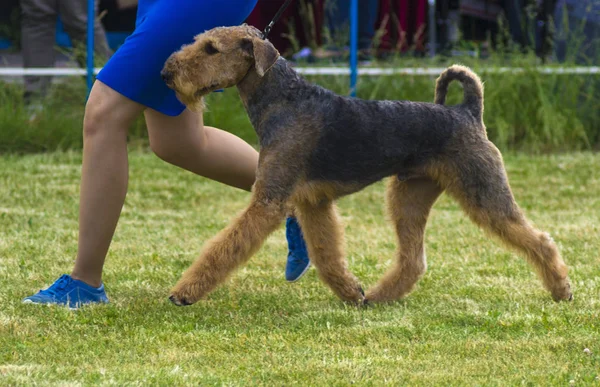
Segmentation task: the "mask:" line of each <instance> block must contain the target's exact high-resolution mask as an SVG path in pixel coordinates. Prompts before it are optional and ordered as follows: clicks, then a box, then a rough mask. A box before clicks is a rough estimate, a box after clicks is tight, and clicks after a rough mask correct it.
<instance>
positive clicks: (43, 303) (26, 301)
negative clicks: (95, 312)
mask: <svg viewBox="0 0 600 387" xmlns="http://www.w3.org/2000/svg"><path fill="white" fill-rule="evenodd" d="M21 303H22V304H32V305H46V306H47V307H54V306H59V307H62V306H66V307H68V308H69V310H79V309H81V308H82V307H83V306H85V305H88V304H108V303H109V302H105V301H100V302H90V303H88V304H82V305H80V306H76V307H74V308H72V307H70V306H68V305H66V304H56V303H52V302H34V301H31V300H23V301H21Z"/></svg>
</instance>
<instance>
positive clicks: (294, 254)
mask: <svg viewBox="0 0 600 387" xmlns="http://www.w3.org/2000/svg"><path fill="white" fill-rule="evenodd" d="M285 236H286V238H287V241H288V249H289V252H288V257H287V265H286V267H285V279H286V280H287V281H288V282H295V281H298V280H299V279H300V278H302V276H303V275H304V273H306V271H307V270H308V268H309V267H310V260H309V259H308V251H307V250H306V243H305V242H304V237H303V236H302V230H301V229H300V225H299V224H298V222H297V221H296V218H292V217H289V218H287V220H286V222H285Z"/></svg>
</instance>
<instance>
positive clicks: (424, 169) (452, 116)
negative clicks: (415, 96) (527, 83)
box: [162, 25, 572, 305]
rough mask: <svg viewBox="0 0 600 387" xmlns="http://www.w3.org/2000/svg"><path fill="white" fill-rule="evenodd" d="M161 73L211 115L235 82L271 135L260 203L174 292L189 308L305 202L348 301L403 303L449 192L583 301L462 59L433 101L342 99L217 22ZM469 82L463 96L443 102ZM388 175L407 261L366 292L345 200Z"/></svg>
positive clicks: (309, 225)
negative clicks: (353, 253) (451, 88)
mask: <svg viewBox="0 0 600 387" xmlns="http://www.w3.org/2000/svg"><path fill="white" fill-rule="evenodd" d="M162 77H163V79H164V80H165V82H166V83H167V85H168V86H169V87H171V88H172V89H174V90H175V91H176V93H177V94H178V96H179V98H180V99H181V101H182V102H184V103H185V104H186V105H188V107H190V108H191V109H196V110H198V109H202V106H203V105H202V98H203V96H204V95H206V94H208V93H210V92H211V91H213V90H216V89H219V88H227V87H231V86H237V88H238V90H239V93H240V97H241V99H242V101H243V103H244V106H245V108H246V110H247V112H248V115H249V117H250V120H251V122H252V125H253V126H254V129H255V130H256V133H257V134H258V137H259V140H260V158H259V166H258V170H257V176H256V182H255V184H254V187H253V192H252V200H251V203H250V205H249V206H248V208H247V209H246V210H245V211H244V212H243V213H242V214H241V215H240V216H239V217H238V218H237V219H235V220H234V221H233V222H232V223H231V224H230V225H229V226H228V227H227V228H226V229H224V230H223V231H221V232H220V233H219V234H218V235H217V236H216V237H214V238H213V239H212V240H210V241H209V242H208V243H207V245H206V246H205V248H204V250H203V252H202V253H201V255H200V257H199V258H198V259H197V260H196V261H195V262H194V263H193V264H192V266H191V267H190V268H189V269H188V270H187V271H186V272H185V273H184V274H183V276H182V278H181V279H180V280H179V282H178V283H177V284H176V285H175V287H174V288H173V290H172V293H171V297H170V299H171V301H173V302H174V303H175V304H177V305H189V304H192V303H194V302H196V301H198V300H199V299H201V298H202V297H204V296H206V295H207V294H208V293H209V292H210V291H212V290H213V289H215V287H216V286H217V285H219V284H220V283H221V282H223V281H224V280H225V279H226V277H227V276H228V274H230V273H231V272H232V270H234V269H235V268H236V267H237V266H239V265H241V264H243V263H244V262H246V261H247V260H248V259H249V258H250V257H251V256H252V255H253V254H254V253H255V252H256V251H257V250H258V249H259V248H260V246H261V245H262V243H263V241H264V240H265V238H266V237H267V236H268V235H269V234H270V233H271V232H273V231H274V230H275V229H276V228H277V227H278V226H279V225H280V223H281V222H282V220H283V219H284V217H285V216H286V213H287V212H288V211H289V209H290V208H293V209H294V211H295V214H296V215H297V216H298V219H299V221H300V224H301V226H302V230H303V231H304V236H305V238H306V242H307V245H308V251H309V255H310V258H311V260H312V262H313V263H314V265H315V267H316V268H317V270H318V273H319V276H320V278H321V279H322V280H323V281H324V282H325V283H326V284H327V285H328V286H329V287H330V288H331V289H332V290H333V291H334V292H335V294H337V295H338V296H339V297H340V298H341V299H342V300H345V301H348V302H353V303H366V302H367V301H368V302H381V301H391V300H396V299H398V298H401V297H403V296H405V295H406V294H407V293H408V292H410V291H411V289H412V288H413V286H414V285H415V283H416V282H417V280H418V279H419V278H420V277H421V276H422V275H423V273H424V272H425V269H426V261H425V247H424V245H423V235H424V231H425V224H426V222H427V217H428V215H429V211H430V209H431V207H432V206H433V204H434V202H435V201H436V199H437V198H438V196H439V195H440V194H441V193H442V192H443V191H446V192H447V193H448V194H449V195H450V196H452V197H453V198H454V199H456V200H457V201H458V202H459V203H460V205H461V206H462V208H463V209H464V211H465V212H466V213H467V214H468V215H469V217H470V218H471V219H472V220H473V221H474V222H475V223H476V224H477V225H479V226H480V227H482V228H483V229H485V230H486V231H488V232H490V233H491V234H494V235H496V236H497V237H499V238H500V239H501V240H502V241H504V242H505V243H506V244H507V245H509V246H511V247H514V248H516V249H517V250H518V251H520V252H521V253H523V254H524V255H525V256H526V257H527V258H528V260H529V262H530V263H531V264H532V265H533V266H534V267H535V269H537V272H538V273H539V275H540V277H541V279H542V282H543V283H544V285H545V287H546V288H547V289H548V290H549V291H550V292H551V294H552V297H553V298H554V299H555V300H556V301H559V300H570V299H572V293H571V290H570V285H569V280H568V278H567V266H566V265H565V263H564V262H563V260H562V259H561V257H560V254H559V252H558V249H557V247H556V245H555V243H554V241H553V240H552V238H551V237H550V236H549V235H548V234H546V233H543V232H540V231H538V230H537V229H535V228H534V227H533V226H532V225H531V224H530V223H529V222H528V221H527V219H526V218H525V216H524V215H523V213H522V212H521V210H520V209H519V207H518V206H517V203H516V202H515V200H514V198H513V195H512V192H511V189H510V187H509V184H508V178H507V176H506V172H505V169H504V165H503V161H502V156H501V154H500V152H499V151H498V149H497V148H496V147H495V146H494V144H492V143H491V142H490V141H489V140H488V139H487V135H486V128H485V126H484V124H483V120H482V113H483V86H482V84H481V81H480V79H479V77H477V75H475V74H474V73H473V72H472V71H471V70H469V69H468V68H466V67H463V66H458V65H454V66H451V67H450V68H448V69H447V70H445V71H444V72H443V73H442V74H441V75H440V77H439V78H438V80H437V85H436V90H435V92H436V95H435V103H418V102H410V101H367V100H361V99H356V98H349V97H343V96H339V95H336V94H334V93H333V92H331V91H329V90H326V89H324V88H322V87H319V86H316V85H313V84H311V83H309V82H307V81H306V80H304V79H303V78H302V77H300V76H299V75H298V74H297V73H296V72H295V71H294V69H293V68H292V67H291V66H290V64H289V63H288V62H287V61H286V60H285V59H283V58H281V57H280V56H279V53H278V52H277V50H276V49H275V47H273V45H272V44H271V43H270V42H269V41H267V40H264V39H263V38H262V34H261V32H260V31H259V30H257V29H256V28H253V27H250V26H247V25H242V26H237V27H227V28H225V27H222V28H215V29H212V30H210V31H207V32H205V33H202V34H200V35H198V36H197V37H196V39H195V42H194V43H193V44H190V45H188V46H185V47H183V48H182V49H181V50H180V51H178V52H176V53H174V54H173V55H172V56H171V57H170V58H169V59H168V60H167V62H166V64H165V67H164V69H163V71H162ZM454 80H457V81H459V82H460V83H461V84H462V86H463V88H464V102H463V103H462V104H460V105H457V106H444V102H445V98H446V93H447V89H448V85H449V83H450V82H452V81H454ZM385 177H391V179H390V180H389V184H388V188H387V206H388V212H389V215H390V217H391V219H392V222H393V224H394V226H395V228H396V233H397V235H398V242H399V248H398V251H397V253H396V259H395V264H394V265H393V267H392V268H390V269H389V270H388V272H387V273H386V274H385V276H384V277H383V278H382V279H381V280H380V281H379V283H377V284H376V285H375V287H374V288H373V289H371V290H369V291H368V292H367V294H366V295H365V294H364V292H363V290H362V288H361V286H360V284H359V282H358V281H357V279H356V278H355V277H354V275H352V273H350V272H349V271H348V268H347V262H346V260H345V257H344V251H343V247H342V243H343V240H342V239H343V234H342V227H340V222H339V220H338V215H337V213H336V207H335V204H334V201H335V200H336V199H337V198H339V197H341V196H344V195H348V194H351V193H354V192H357V191H359V190H361V189H363V188H365V187H366V186H368V185H370V184H372V183H375V182H377V181H379V180H381V179H383V178H385Z"/></svg>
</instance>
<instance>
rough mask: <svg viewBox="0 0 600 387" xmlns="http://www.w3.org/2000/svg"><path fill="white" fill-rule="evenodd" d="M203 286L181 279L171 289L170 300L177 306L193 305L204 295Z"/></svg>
mask: <svg viewBox="0 0 600 387" xmlns="http://www.w3.org/2000/svg"><path fill="white" fill-rule="evenodd" d="M201 288H202V287H201V286H199V284H197V283H190V282H188V281H180V282H179V283H177V284H176V285H175V287H174V288H173V290H171V295H170V296H169V300H170V301H171V302H172V303H173V304H175V305H177V306H187V305H192V304H194V303H196V301H198V300H200V299H201V298H202V296H203V295H204V293H203V292H202V289H201Z"/></svg>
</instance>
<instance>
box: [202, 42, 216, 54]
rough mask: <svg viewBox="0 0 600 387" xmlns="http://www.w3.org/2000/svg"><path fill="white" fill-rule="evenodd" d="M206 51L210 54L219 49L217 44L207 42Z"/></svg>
mask: <svg viewBox="0 0 600 387" xmlns="http://www.w3.org/2000/svg"><path fill="white" fill-rule="evenodd" d="M204 51H205V52H206V53H207V54H208V55H214V54H216V53H218V52H219V50H217V48H216V47H215V46H213V44H212V43H206V46H204Z"/></svg>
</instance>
